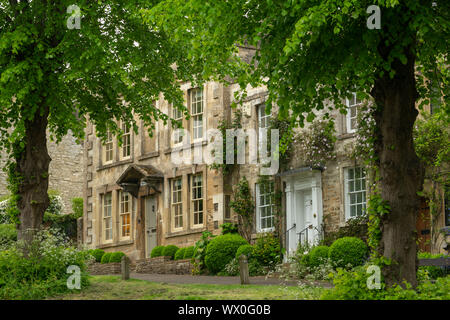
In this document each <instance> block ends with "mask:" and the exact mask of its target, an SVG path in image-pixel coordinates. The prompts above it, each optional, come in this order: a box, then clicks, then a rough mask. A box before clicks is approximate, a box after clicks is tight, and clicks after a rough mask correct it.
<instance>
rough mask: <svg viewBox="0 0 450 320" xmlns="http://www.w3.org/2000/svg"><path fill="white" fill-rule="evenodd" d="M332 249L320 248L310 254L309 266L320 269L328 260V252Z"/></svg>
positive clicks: (314, 249)
mask: <svg viewBox="0 0 450 320" xmlns="http://www.w3.org/2000/svg"><path fill="white" fill-rule="evenodd" d="M329 250H330V248H329V247H327V246H318V247H315V248H313V249H312V250H311V252H310V253H309V265H310V266H311V267H318V266H319V265H321V264H322V263H324V262H325V261H326V260H327V259H328V252H329Z"/></svg>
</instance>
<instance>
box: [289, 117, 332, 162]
mask: <svg viewBox="0 0 450 320" xmlns="http://www.w3.org/2000/svg"><path fill="white" fill-rule="evenodd" d="M335 134H336V131H335V128H334V121H333V120H332V119H316V120H314V121H313V122H312V123H311V126H310V127H309V128H308V129H305V130H302V131H301V132H300V133H299V134H297V135H296V136H295V137H294V139H293V142H294V143H296V142H298V146H299V152H298V154H299V155H301V157H302V161H303V163H304V164H305V165H307V166H310V167H313V168H317V167H324V166H325V163H326V162H327V161H330V160H335V159H336V152H335V142H336V135H335Z"/></svg>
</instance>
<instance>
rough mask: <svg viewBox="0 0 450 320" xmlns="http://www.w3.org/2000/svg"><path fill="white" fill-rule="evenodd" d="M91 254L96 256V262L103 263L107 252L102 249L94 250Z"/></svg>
mask: <svg viewBox="0 0 450 320" xmlns="http://www.w3.org/2000/svg"><path fill="white" fill-rule="evenodd" d="M90 254H91V255H92V256H94V258H95V261H97V262H101V261H102V257H103V255H104V254H105V251H104V250H102V249H94V250H92V251H91V252H90Z"/></svg>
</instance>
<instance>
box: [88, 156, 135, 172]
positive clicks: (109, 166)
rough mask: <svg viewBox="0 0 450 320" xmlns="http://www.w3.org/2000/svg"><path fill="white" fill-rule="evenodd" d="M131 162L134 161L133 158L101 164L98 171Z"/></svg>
mask: <svg viewBox="0 0 450 320" xmlns="http://www.w3.org/2000/svg"><path fill="white" fill-rule="evenodd" d="M129 163H133V159H127V160H122V161H117V162H113V163H109V164H104V165H99V166H98V167H97V171H101V170H104V169H109V168H114V167H118V166H121V165H124V164H129Z"/></svg>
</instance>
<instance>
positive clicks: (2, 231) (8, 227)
mask: <svg viewBox="0 0 450 320" xmlns="http://www.w3.org/2000/svg"><path fill="white" fill-rule="evenodd" d="M14 241H17V229H16V226H15V225H13V224H0V246H1V245H9V244H11V243H12V242H14Z"/></svg>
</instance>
